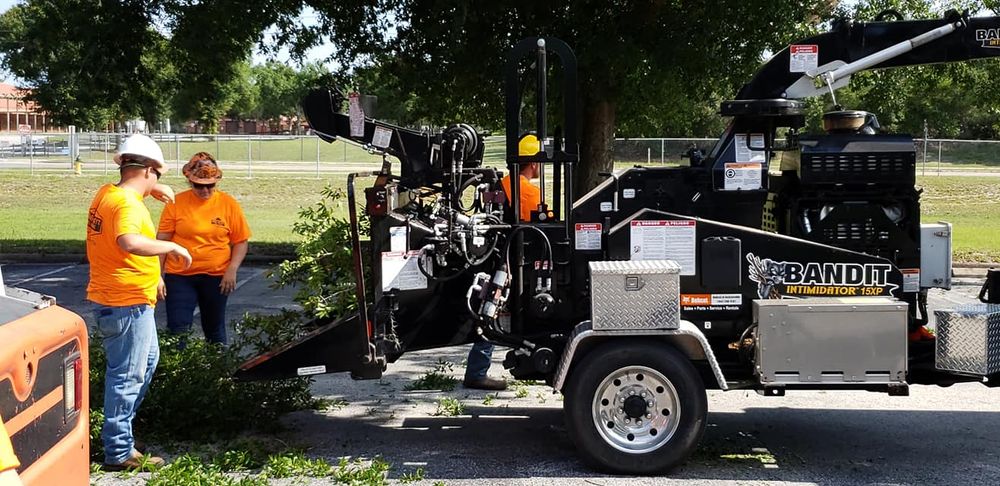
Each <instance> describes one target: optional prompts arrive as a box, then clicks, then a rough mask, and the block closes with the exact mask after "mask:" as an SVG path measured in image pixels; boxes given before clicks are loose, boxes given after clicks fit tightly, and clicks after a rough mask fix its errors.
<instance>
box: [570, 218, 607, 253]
mask: <svg viewBox="0 0 1000 486" xmlns="http://www.w3.org/2000/svg"><path fill="white" fill-rule="evenodd" d="M601 229H602V225H601V223H576V231H575V234H576V244H575V247H574V248H576V249H577V250H600V249H601Z"/></svg>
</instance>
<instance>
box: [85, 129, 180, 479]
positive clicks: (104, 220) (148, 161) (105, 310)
mask: <svg viewBox="0 0 1000 486" xmlns="http://www.w3.org/2000/svg"><path fill="white" fill-rule="evenodd" d="M115 163H117V164H118V167H119V172H120V174H121V179H120V180H119V181H118V183H117V184H106V185H105V186H104V187H101V188H100V190H98V191H97V195H96V196H95V197H94V201H93V202H92V203H91V204H90V211H89V213H88V219H87V259H88V260H89V261H90V283H89V285H88V286H87V299H88V300H90V301H92V302H94V303H95V304H97V309H96V310H95V311H94V313H95V320H96V321H97V331H98V333H99V335H100V336H101V338H102V339H103V341H104V352H105V354H106V355H107V369H106V375H105V383H104V417H105V420H104V428H103V429H102V431H101V440H102V441H103V443H104V467H105V469H108V470H123V469H138V468H140V467H141V466H143V465H152V466H154V467H155V466H160V465H162V464H163V459H161V458H159V457H154V456H143V454H142V453H140V452H139V451H138V450H137V449H136V447H135V437H134V436H133V434H132V419H134V418H135V414H136V410H138V408H139V405H140V404H141V403H142V399H143V397H144V396H145V395H146V391H147V390H148V389H149V384H150V381H151V380H152V378H153V371H154V370H155V369H156V364H157V361H158V360H159V356H160V348H159V344H158V343H157V337H156V323H155V322H154V320H153V307H154V306H155V305H156V295H157V287H158V286H159V285H160V283H161V280H160V260H159V257H160V256H161V255H162V256H164V257H166V258H177V259H178V260H179V261H180V262H181V264H182V266H184V267H185V268H186V267H187V266H189V265H191V255H190V254H189V253H188V251H187V250H186V249H184V247H182V246H180V245H178V244H176V243H173V242H169V241H160V240H157V239H156V226H155V225H153V220H152V218H150V215H149V210H148V209H146V205H145V204H143V202H142V200H143V198H144V197H146V196H148V195H150V194H151V193H152V192H153V191H154V188H156V186H157V185H158V182H157V181H158V180H159V179H160V176H162V175H163V173H165V172H166V171H167V166H166V164H164V162H163V152H162V151H161V150H160V147H159V146H158V145H157V144H156V142H154V141H153V140H152V139H151V138H149V137H147V136H145V135H132V136H130V137H128V138H126V139H125V141H124V142H122V144H121V145H120V146H119V147H118V152H117V153H116V154H115Z"/></svg>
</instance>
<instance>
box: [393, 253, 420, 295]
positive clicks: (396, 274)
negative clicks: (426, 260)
mask: <svg viewBox="0 0 1000 486" xmlns="http://www.w3.org/2000/svg"><path fill="white" fill-rule="evenodd" d="M420 258H421V257H420V251H416V250H415V251H407V252H403V251H385V252H382V291H383V292H388V291H389V290H393V289H396V290H417V289H426V288H427V277H426V276H425V275H424V274H423V272H421V271H420V268H419V267H418V266H417V261H418V260H419V259H420Z"/></svg>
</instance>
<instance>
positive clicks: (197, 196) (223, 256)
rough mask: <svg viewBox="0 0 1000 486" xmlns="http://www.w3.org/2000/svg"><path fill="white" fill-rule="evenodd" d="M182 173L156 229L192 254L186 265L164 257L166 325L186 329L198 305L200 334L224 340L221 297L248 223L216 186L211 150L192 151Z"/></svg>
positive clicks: (242, 250) (231, 280)
mask: <svg viewBox="0 0 1000 486" xmlns="http://www.w3.org/2000/svg"><path fill="white" fill-rule="evenodd" d="M183 173H184V175H185V176H186V177H187V178H188V182H189V184H190V185H191V190H189V191H184V192H182V193H180V194H178V195H177V197H176V200H175V202H174V204H168V205H167V206H166V207H165V208H164V209H163V213H162V214H161V215H160V226H159V229H158V232H157V235H156V237H157V238H159V239H161V240H169V241H173V242H175V243H177V244H180V245H181V246H184V247H185V248H187V249H188V250H189V251H190V252H191V259H192V263H191V266H190V267H188V268H187V269H184V268H180V266H178V265H175V264H173V262H171V261H168V262H166V265H165V274H164V276H163V283H164V285H163V286H162V287H161V291H162V292H163V294H164V295H163V297H165V301H166V307H167V329H168V330H169V331H171V332H174V333H186V332H189V331H190V330H191V325H192V323H193V321H194V309H195V306H197V307H198V308H199V309H200V310H201V327H202V330H203V331H204V332H205V339H207V340H208V341H210V342H215V343H220V344H226V343H227V338H226V302H227V300H228V296H229V294H230V293H231V292H232V291H233V290H234V289H235V288H236V274H237V271H238V270H239V268H240V265H241V264H242V263H243V258H244V257H245V256H246V254H247V247H248V243H247V242H248V240H249V239H250V227H249V225H248V224H247V220H246V217H245V216H244V215H243V209H242V208H240V204H239V203H238V202H236V199H234V198H233V197H232V196H230V195H229V194H226V193H224V192H222V191H219V190H217V189H216V185H217V184H218V182H219V180H220V179H221V178H222V170H221V169H219V166H218V164H217V163H216V161H215V159H214V158H213V157H212V156H211V155H210V154H208V153H206V152H199V153H197V154H195V155H194V156H193V157H191V160H190V161H188V163H187V164H186V165H185V166H184V169H183Z"/></svg>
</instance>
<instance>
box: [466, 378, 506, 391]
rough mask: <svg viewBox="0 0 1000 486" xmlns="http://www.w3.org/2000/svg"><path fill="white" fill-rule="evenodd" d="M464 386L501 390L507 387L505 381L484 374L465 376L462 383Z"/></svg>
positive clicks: (476, 388)
mask: <svg viewBox="0 0 1000 486" xmlns="http://www.w3.org/2000/svg"><path fill="white" fill-rule="evenodd" d="M462 384H463V385H464V386H465V387H466V388H472V389H475V390H489V391H502V390H506V389H507V382H506V381H504V380H501V379H498V378H490V377H488V376H484V377H482V378H470V377H468V376H467V377H465V381H464V382H463V383H462Z"/></svg>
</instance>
